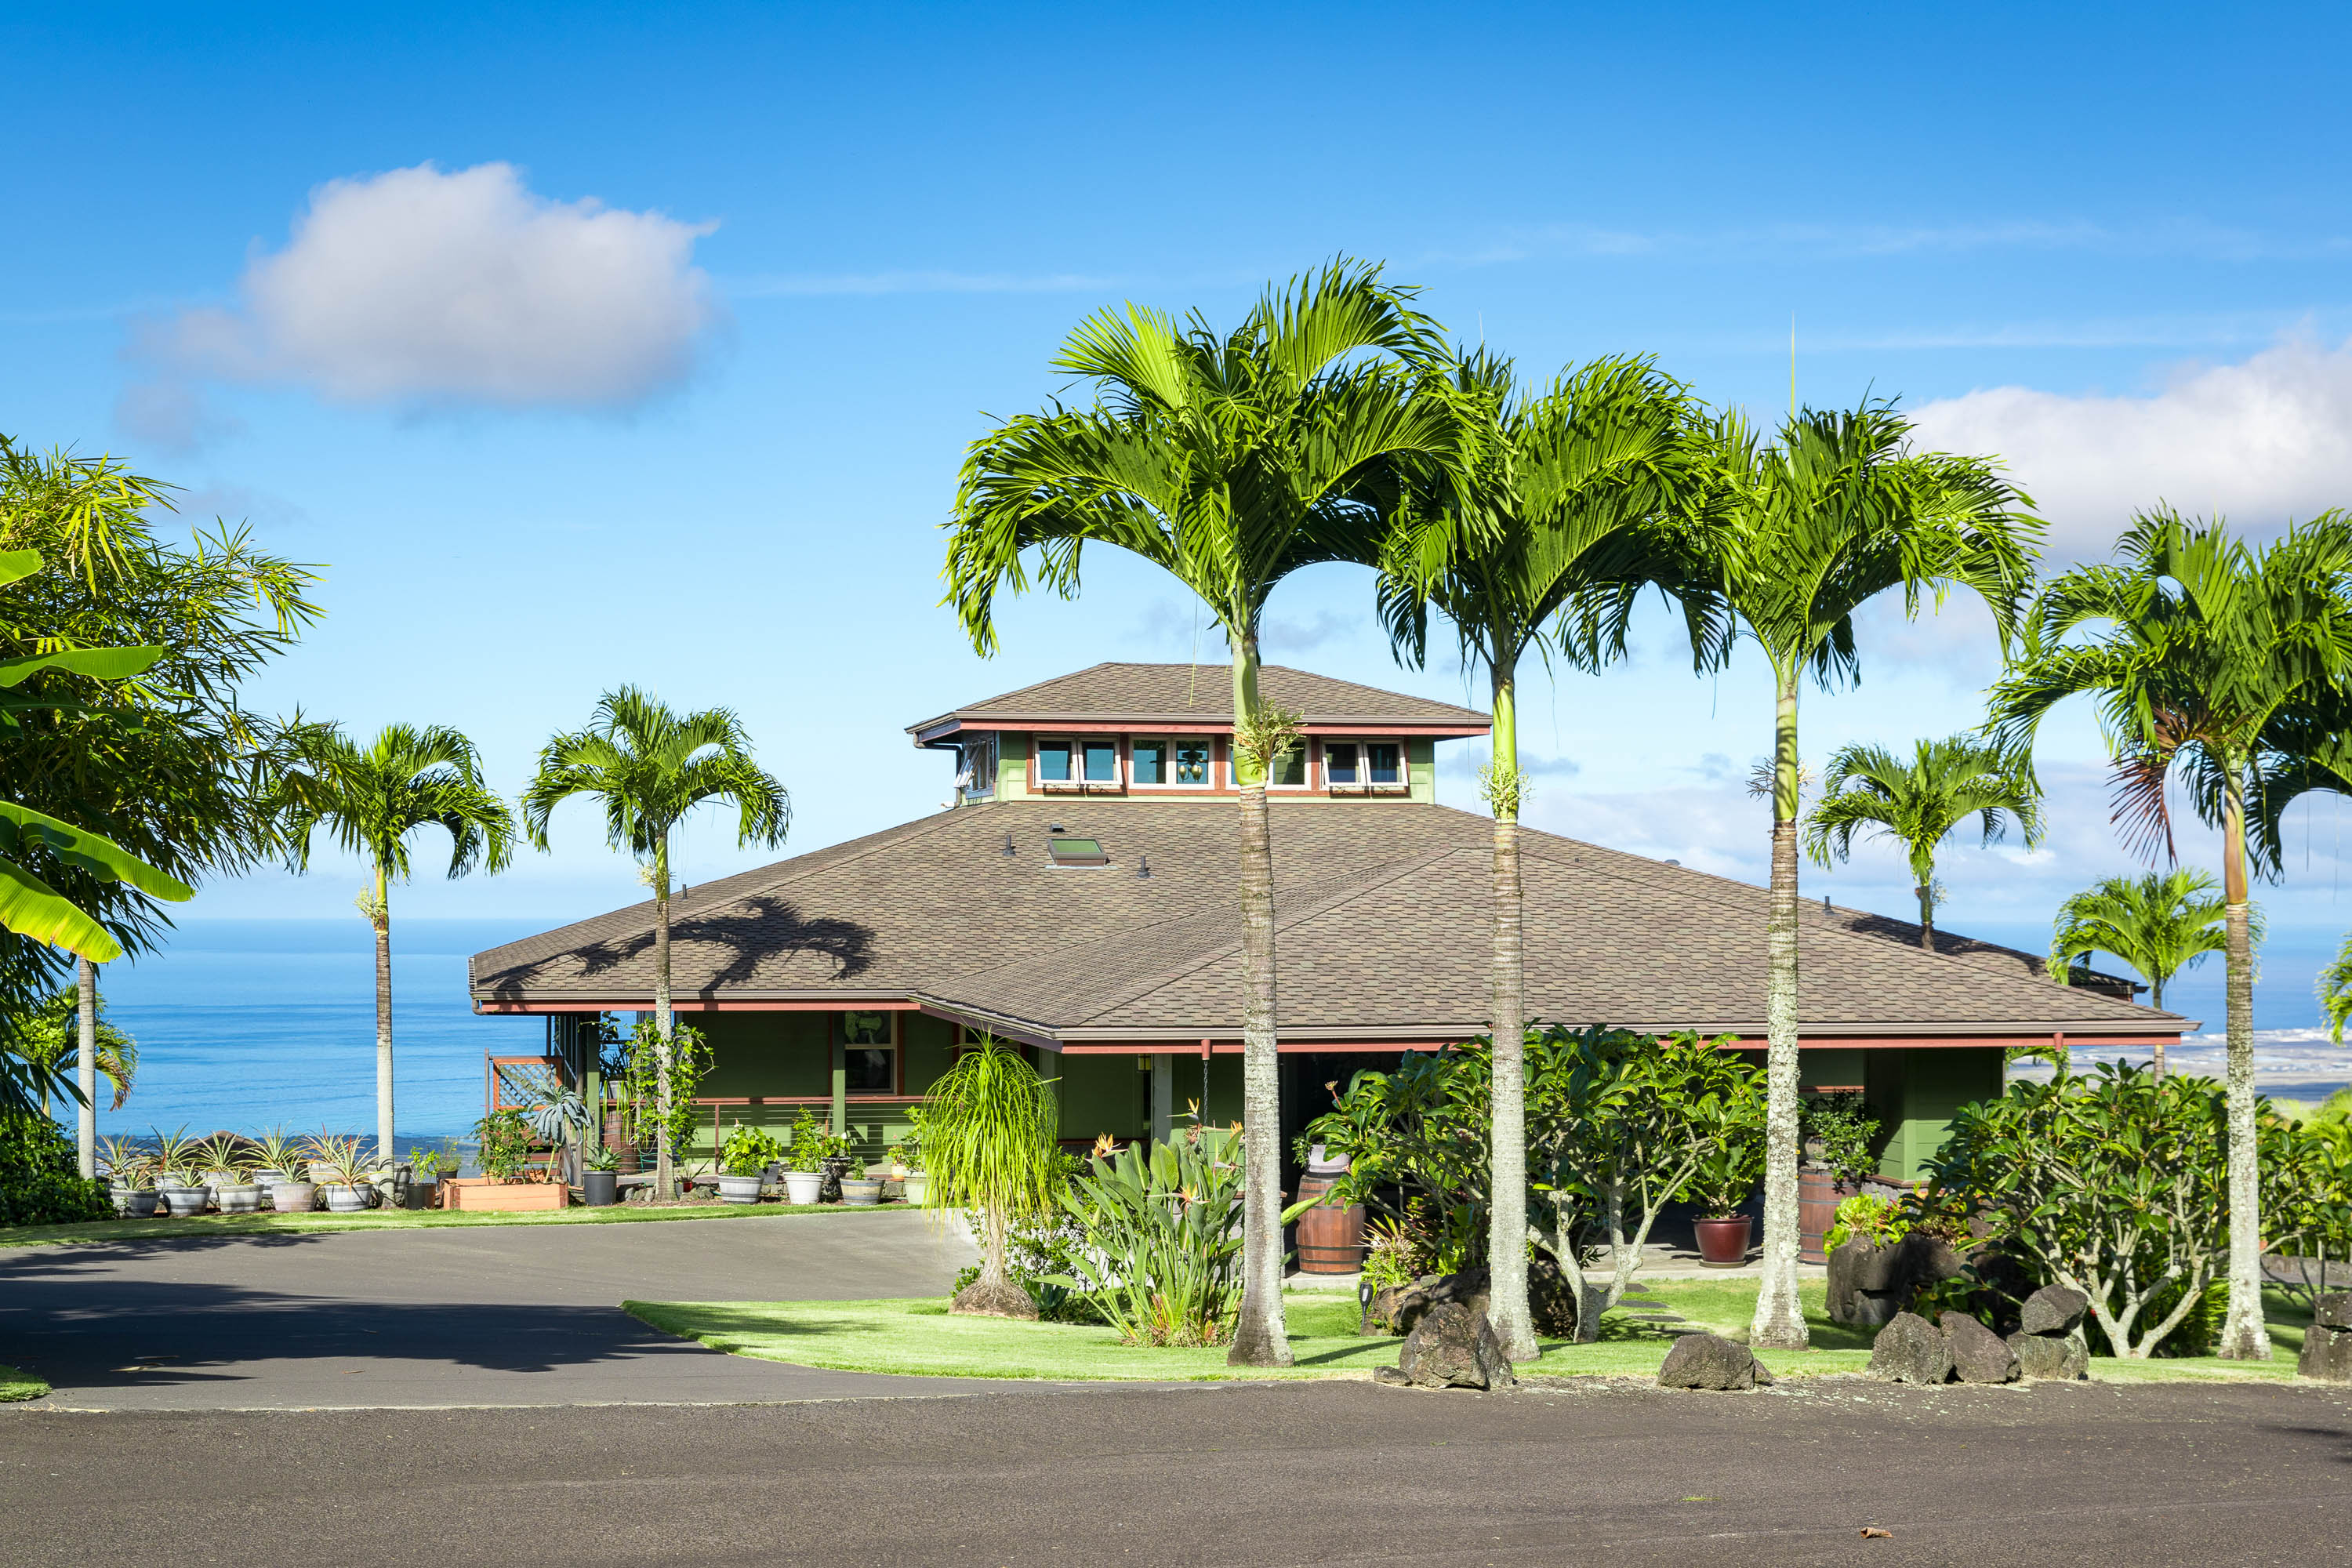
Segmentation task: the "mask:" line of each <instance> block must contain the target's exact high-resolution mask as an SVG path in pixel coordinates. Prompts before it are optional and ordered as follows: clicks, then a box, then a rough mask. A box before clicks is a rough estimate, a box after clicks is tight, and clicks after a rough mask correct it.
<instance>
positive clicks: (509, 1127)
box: [474, 1106, 531, 1181]
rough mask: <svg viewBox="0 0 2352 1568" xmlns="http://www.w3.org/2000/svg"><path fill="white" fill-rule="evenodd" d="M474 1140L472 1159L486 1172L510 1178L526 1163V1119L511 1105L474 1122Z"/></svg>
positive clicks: (526, 1164) (528, 1156)
mask: <svg viewBox="0 0 2352 1568" xmlns="http://www.w3.org/2000/svg"><path fill="white" fill-rule="evenodd" d="M474 1140H475V1142H476V1144H477V1145H478V1152H476V1154H475V1156H474V1160H475V1163H476V1164H478V1165H479V1166H480V1167H481V1171H482V1174H484V1175H486V1176H497V1177H500V1178H502V1179H505V1180H509V1181H511V1180H513V1179H514V1178H515V1177H517V1176H520V1175H521V1174H522V1173H523V1171H524V1169H525V1168H526V1167H527V1166H529V1164H530V1144H531V1139H530V1121H529V1120H528V1119H527V1118H526V1117H525V1116H524V1115H523V1113H522V1112H521V1111H520V1110H518V1109H517V1108H515V1107H513V1106H509V1107H507V1108H506V1109H505V1110H494V1111H492V1112H490V1113H489V1114H488V1116H485V1117H483V1118H482V1119H481V1120H480V1121H477V1122H475V1123H474Z"/></svg>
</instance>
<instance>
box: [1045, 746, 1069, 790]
mask: <svg viewBox="0 0 2352 1568" xmlns="http://www.w3.org/2000/svg"><path fill="white" fill-rule="evenodd" d="M1037 782H1038V783H1039V784H1068V783H1069V782H1070V743H1069V742H1067V741H1040V742H1037Z"/></svg>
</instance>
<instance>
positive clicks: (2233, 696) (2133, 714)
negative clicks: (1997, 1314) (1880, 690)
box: [1989, 507, 2352, 1361]
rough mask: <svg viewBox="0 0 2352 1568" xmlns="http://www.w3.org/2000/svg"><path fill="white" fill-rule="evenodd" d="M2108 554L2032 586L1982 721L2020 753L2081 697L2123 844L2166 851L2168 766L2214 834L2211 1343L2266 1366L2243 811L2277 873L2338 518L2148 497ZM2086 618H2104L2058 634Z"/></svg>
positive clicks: (2304, 779) (2332, 684)
mask: <svg viewBox="0 0 2352 1568" xmlns="http://www.w3.org/2000/svg"><path fill="white" fill-rule="evenodd" d="M2116 552H2117V555H2118V557H2119V560H2118V562H2117V563H2116V564H2113V565H2091V566H2077V567H2075V568H2074V569H2073V570H2071V571H2069V572H2067V573H2065V574H2063V575H2062V576H2060V577H2059V578H2057V579H2056V580H2055V581H2053V583H2051V584H2049V586H2048V587H2047V588H2045V589H2044V590H2043V591H2042V594H2041V595H2040V597H2039V598H2038V599H2037V600H2036V601H2035V604H2034V607H2033V612H2032V616H2031V617H2030V618H2029V620H2028V623H2027V637H2026V641H2025V647H2024V650H2023V652H2022V654H2021V657H2020V658H2018V660H2017V661H2016V662H2015V663H2014V664H2013V665H2012V666H2011V668H2010V670H2009V672H2008V673H2007V674H2006V675H2004V676H2003V677H2002V678H2001V679H2000V681H1999V682H1998V683H1996V684H1995V686H1994V687H1993V689H1992V694H1991V701H1990V720H1989V722H1990V725H1991V726H1992V727H1993V729H1994V730H1995V731H1996V733H1997V734H1998V735H1999V736H2000V739H2001V740H2002V741H2003V742H2005V743H2006V744H2009V745H2011V746H2019V747H2021V746H2024V745H2029V744H2031V742H2032V738H2033V735H2034V731H2035V730H2036V727H2037V726H2038V725H2039V724H2040V723H2041V721H2042V716H2043V715H2044V714H2046V713H2048V712H2049V711H2050V710H2052V709H2053V708H2054V707H2056V706H2057V705H2058V704H2059V703H2060V702H2062V701H2063V700H2065V699H2067V698H2069V697H2073V696H2078V695H2079V696H2089V697H2092V698H2095V700H2096V701H2097V704H2098V711H2099V719H2100V724H2101V727H2102V728H2103V729H2104V730H2105V733H2106V738H2107V743H2108V746H2109V748H2110V751H2111V752H2112V754H2113V756H2114V758H2115V765H2116V773H2115V776H2116V794H2115V817H2116V823H2117V825H2118V826H2120V827H2121V828H2122V829H2123V830H2124V832H2125V834H2126V838H2127V840H2129V841H2130V842H2132V843H2133V844H2134V845H2135V846H2136V847H2139V848H2141V849H2143V850H2144V851H2146V852H2147V853H2148V854H2150V855H2151V856H2153V855H2154V854H2156V853H2158V852H2159V851H2161V852H2162V853H2163V854H2164V855H2165V856H2166V858H2172V850H2173V831H2172V816H2171V806H2170V800H2169V796H2168V785H2169V784H2170V783H2171V782H2172V781H2173V779H2174V778H2175V777H2176V775H2177V776H2179V778H2180V780H2181V781H2182V782H2183V783H2185V784H2186V785H2187V786H2188V793H2189V800H2190V802H2191V804H2192V805H2193V807H2194V809H2195V810H2196V812H2197V814H2198V816H2200V818H2201V819H2202V820H2204V821H2205V822H2207V823H2209V824H2211V825H2213V826H2218V827H2219V828H2220V829H2221V899H2222V905H2223V910H2222V921H2223V925H2224V929H2225V937H2226V940H2227V947H2226V948H2225V950H2224V963H2225V964H2226V966H2227V969H2228V1020H2229V1021H2228V1068H2227V1074H2228V1083H2229V1092H2230V1118H2229V1129H2230V1139H2229V1144H2230V1179H2229V1189H2230V1196H2229V1205H2230V1216H2231V1217H2230V1237H2231V1253H2230V1262H2229V1273H2228V1279H2229V1282H2230V1310H2229V1319H2228V1321H2227V1322H2226V1324H2225V1325H2224V1326H2223V1330H2222V1333H2221V1343H2220V1345H2219V1346H2218V1347H2217V1352H2216V1353H2218V1354H2220V1355H2222V1356H2225V1357H2230V1358H2233V1359H2239V1360H2252V1361H2267V1360H2268V1359H2269V1358H2270V1335H2269V1332H2268V1331H2267V1330H2266V1329H2265V1328H2264V1327H2263V1306H2262V1287H2263V1280H2262V1248H2263V1224H2262V1185H2263V1183H2262V1174H2261V1170H2260V1150H2259V1146H2258V1142H2257V1140H2258V1130H2257V1121H2258V1117H2257V1114H2256V1100H2257V1098H2258V1097H2257V1096H2256V1094H2255V1092H2254V1035H2253V1027H2254V1026H2253V913H2252V906H2251V904H2250V902H2249V900H2248V898H2247V873H2248V866H2247V861H2248V847H2249V834H2248V826H2249V820H2250V817H2251V819H2252V822H2253V824H2254V826H2255V828H2256V832H2255V833H2254V835H2253V840H2252V844H2253V848H2254V850H2255V855H2254V857H2253V860H2254V865H2253V869H2254V871H2255V872H2256V873H2257V874H2262V873H2267V874H2270V875H2273V876H2275V875H2277V874H2279V872H2280V871H2281V869H2282V862H2281V858H2280V852H2279V841H2278V834H2277V832H2276V831H2275V828H2276V820H2277V818H2276V813H2277V812H2278V811H2281V810H2284V804H2285V803H2284V799H2282V798H2281V797H2282V796H2287V795H2294V794H2295V793H2299V792H2300V791H2301V790H2303V789H2305V788H2310V787H2317V784H2316V783H2315V780H2316V779H2317V778H2318V777H2319V776H2320V775H2322V774H2325V775H2326V776H2329V777H2333V776H2336V775H2334V774H2333V773H2329V772H2328V770H2327V769H2326V768H2324V767H2317V768H2316V771H2314V770H2315V765H2316V764H2317V763H2323V762H2325V761H2326V759H2327V758H2329V757H2333V756H2335V755H2336V754H2337V753H2336V747H2337V744H2338V742H2340V740H2341V737H2340V736H2336V737H2334V738H2329V737H2327V736H2326V735H2322V734H2314V733H2312V732H2310V731H2309V729H2308V727H2307V726H2305V725H2303V724H2302V722H2301V721H2302V719H2303V718H2304V717H2305V716H2306V715H2305V710H2328V709H2332V708H2333V707H2334V706H2336V704H2337V703H2338V701H2339V699H2338V697H2337V693H2338V692H2339V691H2340V689H2342V688H2343V687H2344V686H2345V684H2346V683H2347V681H2352V521H2347V519H2346V518H2345V517H2344V516H2342V515H2340V514H2338V513H2335V512H2328V513H2323V514H2322V515H2321V516H2319V517H2317V518H2315V519H2313V520H2312V521H2309V522H2307V523H2303V524H2300V525H2297V526H2294V527H2291V528H2289V529H2288V530H2287V531H2286V532H2285V533H2284V535H2283V536H2281V537H2280V538H2279V539H2277V540H2276V541H2274V542H2272V543H2270V544H2267V545H2263V546H2259V547H2257V546H2251V545H2248V544H2247V543H2245V542H2243V541H2242V540H2239V539H2237V538H2235V537H2233V536H2232V535H2231V533H2230V532H2229V531H2228V530H2227V529H2226V528H2225V527H2223V526H2222V525H2221V523H2220V522H2219V521H2214V522H2210V523H2208V522H2199V521H2190V520H2189V519H2186V518H2183V517H2182V516H2181V515H2180V514H2179V512H2177V511H2174V510H2171V509H2170V508H2168V507H2158V508H2157V509H2155V510H2150V511H2146V512H2142V513H2139V514H2138V515H2137V517H2135V519H2134V520H2133V522H2132V526H2131V528H2130V529H2129V530H2128V531H2126V533H2125V534H2124V536H2123V538H2122V539H2121V540H2120V541H2119V542H2118V543H2117V546H2116ZM2092 623H2099V624H2101V625H2103V626H2105V628H2106V629H2105V631H2104V632H2102V633H2100V634H2099V635H2096V636H2095V637H2092V638H2091V639H2090V640H2088V641H2085V642H2068V641H2066V640H2065V639H2066V638H2067V637H2069V636H2070V635H2071V634H2073V633H2074V632H2076V631H2078V630H2080V629H2081V628H2083V627H2084V626H2086V625H2089V624H2092ZM2283 743H2291V744H2293V745H2295V746H2299V747H2302V748H2304V751H2303V752H2302V754H2297V753H2296V752H2290V751H2282V750H2281V749H2280V748H2281V745H2282V744H2283ZM2339 782H2340V781H2339Z"/></svg>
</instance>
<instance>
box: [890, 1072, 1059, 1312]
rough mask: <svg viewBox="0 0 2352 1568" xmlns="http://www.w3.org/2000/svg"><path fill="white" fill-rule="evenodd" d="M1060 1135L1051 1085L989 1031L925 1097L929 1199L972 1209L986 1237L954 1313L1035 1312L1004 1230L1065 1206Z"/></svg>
mask: <svg viewBox="0 0 2352 1568" xmlns="http://www.w3.org/2000/svg"><path fill="white" fill-rule="evenodd" d="M1060 1137H1061V1131H1060V1128H1059V1126H1058V1124H1057V1118H1056V1112H1055V1100H1054V1096H1053V1093H1052V1091H1051V1090H1050V1089H1047V1088H1046V1086H1045V1081H1044V1080H1043V1079H1039V1078H1038V1076H1037V1069H1036V1068H1033V1067H1031V1066H1030V1065H1029V1064H1028V1063H1027V1062H1026V1061H1024V1059H1022V1056H1021V1053H1020V1052H1019V1051H1016V1050H1014V1049H1013V1047H1010V1046H1008V1045H1005V1044H1004V1043H1003V1041H1001V1040H996V1039H993V1038H991V1037H986V1036H983V1037H982V1038H981V1041H980V1044H979V1045H977V1046H976V1047H972V1048H971V1049H970V1050H967V1051H964V1052H962V1053H961V1054H960V1055H958V1056H957V1058H956V1059H955V1061H954V1062H953V1063H952V1064H951V1065H950V1067H949V1068H948V1070H947V1071H946V1072H944V1073H942V1074H940V1080H939V1082H938V1083H936V1084H934V1085H933V1086H932V1087H931V1093H930V1098H929V1100H925V1101H924V1102H923V1169H924V1171H925V1173H927V1174H928V1175H929V1178H930V1184H929V1190H928V1191H927V1192H926V1193H925V1194H924V1202H925V1203H926V1204H927V1205H929V1206H931V1207H934V1208H942V1209H950V1208H961V1209H963V1210H965V1211H966V1212H967V1213H969V1214H970V1215H971V1218H972V1222H973V1229H974V1230H975V1231H977V1232H978V1233H979V1237H980V1278H979V1279H975V1280H973V1281H972V1282H971V1284H970V1285H968V1286H966V1287H965V1288H964V1289H963V1290H962V1291H961V1292H960V1293H959V1294H958V1295H957V1297H956V1299H955V1304H954V1309H953V1310H956V1311H959V1312H980V1313H984V1314H988V1315H991V1316H994V1317H1012V1318H1034V1317H1035V1316H1036V1315H1037V1309H1036V1305H1035V1303H1034V1302H1033V1301H1031V1300H1030V1299H1029V1293H1028V1292H1027V1291H1026V1290H1024V1289H1022V1288H1021V1287H1020V1286H1018V1285H1016V1284H1014V1283H1013V1281H1012V1279H1010V1278H1009V1277H1008V1276H1007V1275H1006V1273H1005V1269H1004V1240H1005V1233H1006V1232H1007V1231H1008V1230H1010V1229H1011V1228H1012V1226H1013V1221H1015V1220H1017V1219H1020V1218H1022V1217H1024V1215H1036V1214H1045V1213H1048V1212H1050V1211H1051V1210H1053V1209H1054V1207H1055V1205H1056V1204H1057V1203H1058V1202H1059V1194H1058V1192H1057V1191H1056V1184H1055V1175H1054V1156H1055V1154H1056V1153H1058V1152H1060V1144H1059V1142H1058V1140H1059V1138H1060Z"/></svg>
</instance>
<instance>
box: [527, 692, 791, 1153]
mask: <svg viewBox="0 0 2352 1568" xmlns="http://www.w3.org/2000/svg"><path fill="white" fill-rule="evenodd" d="M574 795H586V796H589V797H591V798H593V799H594V800H596V801H598V802H599V803H600V804H601V805H603V807H604V841H605V843H606V844H608V845H610V846H611V847H613V848H614V849H620V850H625V851H626V852H628V853H629V854H630V855H633V856H635V858H636V859H637V860H638V862H639V863H640V864H641V865H642V867H643V868H644V872H645V876H646V880H647V881H648V882H650V883H651V884H652V886H653V890H654V1016H653V1023H654V1027H655V1029H656V1042H655V1053H656V1057H657V1058H659V1060H660V1062H662V1063H664V1064H666V1063H667V1058H668V1056H669V1053H670V1048H671V1045H670V1041H671V1036H672V1034H673V1033H674V1029H675V1025H674V1018H673V1014H672V1011H671V1006H670V956H669V949H670V912H669V903H670V865H669V836H670V832H671V830H672V829H673V828H675V827H676V826H677V825H678V824H679V823H680V822H681V821H683V820H684V819H685V817H686V816H687V814H688V812H691V811H692V810H694V808H695V807H697V806H698V805H703V804H704V803H705V802H708V801H725V802H727V803H728V804H730V805H733V806H734V807H735V811H736V832H735V843H736V846H737V847H739V848H740V847H748V846H751V845H753V844H758V845H761V846H765V847H773V846H775V845H778V844H781V843H782V842H783V839H784V833H785V830H786V829H787V827H788V826H790V824H791V821H792V798H791V797H790V796H789V795H786V794H785V793H784V786H783V785H782V784H779V783H777V782H776V780H775V778H774V777H773V776H772V774H770V773H766V772H764V771H762V770H761V767H760V766H759V764H758V763H755V762H754V761H753V760H752V757H751V737H750V736H749V735H747V734H746V733H745V732H744V731H743V724H742V721H740V719H738V718H737V717H736V716H735V714H734V712H733V711H732V710H730V709H725V708H706V709H703V710H700V711H698V712H694V713H678V712H677V711H675V710H671V709H670V708H668V707H667V706H665V705H664V704H663V703H662V702H661V701H659V700H657V699H656V698H655V697H654V696H653V695H652V694H651V693H650V692H646V691H643V690H640V689H637V688H636V687H634V686H624V687H622V688H621V689H619V690H617V691H608V692H606V693H605V694H604V697H603V699H602V700H599V701H598V702H597V704H596V711H595V713H594V714H593V716H592V717H591V718H590V719H589V721H588V726H587V728H586V729H583V730H578V731H571V732H569V733H564V734H558V735H554V736H552V737H551V738H550V739H549V741H548V742H547V744H546V746H545V747H544V748H542V749H541V752H540V754H539V771H538V773H535V774H534V775H533V776H532V778H531V781H530V785H529V787H527V788H526V789H525V790H524V791H523V796H522V819H523V825H524V826H526V827H527V828H528V829H529V830H530V841H531V842H532V843H533V844H535V845H537V846H538V847H540V848H541V850H544V849H546V848H547V847H548V844H547V828H548V819H549V817H550V816H551V815H552V814H553V812H554V810H555V808H556V807H557V806H558V805H562V803H563V802H564V801H567V800H569V799H571V798H572V796H574ZM655 1078H656V1082H655V1085H654V1087H655V1089H656V1098H655V1112H656V1120H655V1126H656V1129H657V1131H656V1139H655V1152H654V1184H655V1190H656V1192H658V1193H660V1194H662V1195H663V1196H665V1197H667V1196H668V1195H669V1194H671V1193H672V1192H673V1191H674V1190H675V1184H676V1180H677V1177H676V1172H675V1160H676V1157H677V1156H676V1152H675V1150H674V1149H673V1144H674V1143H676V1142H679V1141H680V1140H681V1138H682V1136H683V1135H682V1134H681V1133H680V1132H679V1131H677V1128H676V1127H674V1125H673V1124H672V1120H671V1119H672V1115H673V1112H674V1110H676V1109H677V1107H676V1103H675V1099H674V1096H673V1093H672V1086H671V1084H670V1075H669V1073H668V1072H667V1070H666V1069H665V1070H662V1071H659V1072H657V1073H656V1075H655Z"/></svg>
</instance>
